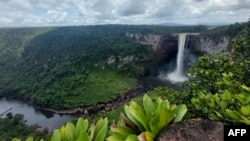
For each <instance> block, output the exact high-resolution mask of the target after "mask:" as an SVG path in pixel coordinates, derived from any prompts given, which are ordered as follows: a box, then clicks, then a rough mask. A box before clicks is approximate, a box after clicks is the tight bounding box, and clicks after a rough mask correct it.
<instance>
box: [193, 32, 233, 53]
mask: <svg viewBox="0 0 250 141" xmlns="http://www.w3.org/2000/svg"><path fill="white" fill-rule="evenodd" d="M229 41H230V37H229V36H191V37H190V42H193V43H194V46H193V48H194V49H197V50H199V51H201V52H205V53H207V54H210V55H213V54H215V53H218V52H223V51H225V50H227V47H228V44H229Z"/></svg>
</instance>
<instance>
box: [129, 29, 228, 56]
mask: <svg viewBox="0 0 250 141" xmlns="http://www.w3.org/2000/svg"><path fill="white" fill-rule="evenodd" d="M125 35H126V36H128V37H130V38H132V39H133V40H135V42H138V43H141V44H144V45H151V46H152V49H153V50H154V51H157V52H159V53H167V54H168V55H169V54H173V53H176V50H177V49H176V48H178V35H176V34H173V35H166V36H164V35H157V34H146V35H143V34H140V33H126V34H125ZM229 40H230V37H229V36H200V35H189V36H188V38H187V44H188V47H189V48H191V49H194V50H197V51H200V52H205V53H207V54H210V55H213V54H215V53H217V52H222V51H225V50H226V49H227V46H228V44H229ZM169 52H170V53H169Z"/></svg>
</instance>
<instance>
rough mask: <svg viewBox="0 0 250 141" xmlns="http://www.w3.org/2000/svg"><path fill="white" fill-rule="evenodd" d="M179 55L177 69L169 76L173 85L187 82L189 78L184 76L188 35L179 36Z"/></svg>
mask: <svg viewBox="0 0 250 141" xmlns="http://www.w3.org/2000/svg"><path fill="white" fill-rule="evenodd" d="M178 36H179V38H178V53H177V62H176V69H175V70H174V71H173V72H171V73H169V74H167V79H168V80H169V81H170V82H172V83H179V82H183V81H185V80H187V77H186V76H185V75H184V74H183V62H184V60H183V57H184V50H185V42H186V34H185V33H181V34H178Z"/></svg>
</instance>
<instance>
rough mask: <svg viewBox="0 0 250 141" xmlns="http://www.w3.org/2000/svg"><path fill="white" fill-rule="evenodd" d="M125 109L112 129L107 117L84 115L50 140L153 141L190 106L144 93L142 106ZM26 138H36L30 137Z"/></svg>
mask: <svg viewBox="0 0 250 141" xmlns="http://www.w3.org/2000/svg"><path fill="white" fill-rule="evenodd" d="M124 112H125V114H123V113H121V120H120V121H118V123H117V124H115V123H112V125H111V127H110V130H109V126H108V123H109V122H108V119H107V118H104V119H103V118H100V119H99V120H97V122H96V123H95V122H94V123H92V124H90V123H89V121H88V120H87V119H83V118H79V119H78V120H77V122H76V124H75V125H74V124H73V123H72V122H67V123H66V124H65V125H63V126H62V127H61V128H60V129H55V130H54V132H53V135H52V137H51V141H104V140H107V141H125V140H127V141H153V140H154V138H155V136H156V135H157V134H158V132H159V131H160V130H161V129H162V128H163V127H165V126H167V125H169V124H171V123H176V122H179V121H181V120H182V118H183V116H184V115H185V114H186V112H187V107H186V106H185V105H183V104H180V105H174V104H170V103H169V102H168V100H162V99H161V98H159V97H158V98H157V99H156V101H154V100H153V99H151V98H150V97H149V96H148V95H144V97H143V107H141V106H139V105H138V104H137V103H136V102H134V101H131V102H130V103H129V105H125V106H124ZM18 140H19V139H18V138H14V139H13V141H18ZM27 140H28V141H33V140H35V139H34V138H33V137H29V138H28V139H27ZM41 140H43V139H41Z"/></svg>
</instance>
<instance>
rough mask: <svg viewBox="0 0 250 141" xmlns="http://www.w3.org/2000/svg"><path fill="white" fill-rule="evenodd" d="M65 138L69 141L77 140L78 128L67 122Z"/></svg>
mask: <svg viewBox="0 0 250 141" xmlns="http://www.w3.org/2000/svg"><path fill="white" fill-rule="evenodd" d="M65 138H66V140H67V141H73V140H76V128H75V126H74V124H73V123H71V122H67V124H66V128H65Z"/></svg>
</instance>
